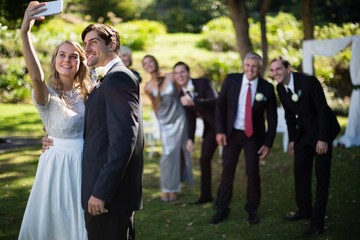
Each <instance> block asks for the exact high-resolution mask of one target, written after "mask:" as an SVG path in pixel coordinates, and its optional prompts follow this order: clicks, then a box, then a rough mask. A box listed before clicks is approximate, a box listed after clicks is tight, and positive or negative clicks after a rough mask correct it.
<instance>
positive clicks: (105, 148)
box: [81, 24, 144, 240]
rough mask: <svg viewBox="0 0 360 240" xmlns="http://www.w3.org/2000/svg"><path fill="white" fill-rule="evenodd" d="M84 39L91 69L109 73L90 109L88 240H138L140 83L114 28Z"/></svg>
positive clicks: (90, 31)
mask: <svg viewBox="0 0 360 240" xmlns="http://www.w3.org/2000/svg"><path fill="white" fill-rule="evenodd" d="M81 37H82V40H83V42H84V48H85V52H86V57H87V63H88V66H89V67H100V66H103V67H105V72H106V74H105V75H104V77H103V78H101V79H100V81H99V82H98V84H97V85H96V86H95V87H94V89H93V91H92V93H91V94H90V96H89V98H88V99H87V101H86V108H85V130H84V140H85V143H84V155H83V172H82V175H83V177H82V206H83V208H84V210H85V222H86V229H87V232H88V237H89V240H92V239H94V240H95V239H96V240H97V239H98V240H100V239H101V240H102V239H107V240H110V239H134V238H135V228H134V224H135V222H134V211H136V210H139V209H141V208H142V173H143V147H144V140H143V129H142V116H141V103H140V93H139V84H138V81H137V80H136V78H135V76H134V75H133V74H132V72H131V71H130V70H129V69H128V68H126V67H125V66H124V64H123V63H122V61H121V60H120V58H119V56H118V49H119V46H120V37H119V33H118V32H117V31H116V30H115V29H114V28H112V27H110V26H108V25H104V24H91V25H89V26H88V27H86V28H85V29H84V31H83V32H82V35H81Z"/></svg>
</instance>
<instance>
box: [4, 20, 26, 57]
mask: <svg viewBox="0 0 360 240" xmlns="http://www.w3.org/2000/svg"><path fill="white" fill-rule="evenodd" d="M15 39H20V32H19V30H9V29H8V28H7V26H4V25H2V24H1V23H0V57H1V58H13V57H18V56H20V55H22V50H21V45H20V42H19V41H14V40H15Z"/></svg>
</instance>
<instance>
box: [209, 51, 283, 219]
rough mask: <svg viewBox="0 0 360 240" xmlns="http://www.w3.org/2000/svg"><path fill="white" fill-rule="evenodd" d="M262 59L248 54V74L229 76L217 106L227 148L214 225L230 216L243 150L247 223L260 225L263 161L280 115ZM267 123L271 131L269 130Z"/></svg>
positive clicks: (220, 139) (220, 137)
mask: <svg viewBox="0 0 360 240" xmlns="http://www.w3.org/2000/svg"><path fill="white" fill-rule="evenodd" d="M261 67H262V58H261V57H260V56H259V55H258V54H256V53H253V52H250V53H248V54H247V55H246V56H245V58H244V62H243V69H244V73H232V74H229V75H227V76H226V78H225V80H224V82H223V85H222V87H221V91H220V93H219V97H218V99H217V102H216V118H215V123H216V133H217V134H216V141H217V143H218V144H219V145H220V146H223V155H222V157H223V171H222V175H221V182H220V185H219V189H218V194H217V199H216V203H215V209H216V213H215V215H214V216H213V217H212V218H211V219H210V221H209V222H210V223H213V224H217V223H219V222H221V221H223V220H225V219H226V218H227V217H228V215H229V212H230V209H229V205H230V202H231V198H232V193H233V182H234V177H235V170H236V165H237V162H238V158H239V155H240V152H241V150H242V149H244V154H245V164H246V170H245V172H246V176H247V199H246V200H247V201H246V204H245V210H246V211H247V212H248V217H247V222H248V224H250V225H253V224H256V223H258V222H259V217H258V214H257V209H258V207H259V205H260V197H261V187H260V173H259V160H262V159H264V158H265V157H266V156H267V155H268V154H269V152H270V148H271V147H272V144H273V142H274V139H275V136H276V125H277V111H276V109H277V108H276V97H275V91H274V86H273V85H272V84H271V83H269V82H268V81H266V80H264V79H263V78H262V77H260V76H259V74H260V71H261ZM265 118H266V120H267V129H266V127H265Z"/></svg>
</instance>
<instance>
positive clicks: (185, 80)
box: [173, 62, 217, 204]
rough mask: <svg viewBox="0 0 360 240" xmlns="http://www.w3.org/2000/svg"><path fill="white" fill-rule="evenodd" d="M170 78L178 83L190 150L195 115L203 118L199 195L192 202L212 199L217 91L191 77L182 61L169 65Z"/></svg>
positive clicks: (204, 81)
mask: <svg viewBox="0 0 360 240" xmlns="http://www.w3.org/2000/svg"><path fill="white" fill-rule="evenodd" d="M173 72H174V78H175V82H176V84H177V85H179V86H180V89H181V90H180V102H181V104H182V105H183V106H184V108H185V112H186V117H187V122H188V129H187V131H188V140H187V149H188V150H189V151H190V152H192V151H193V148H194V139H195V131H196V118H197V117H199V118H201V119H202V120H203V123H204V131H203V135H202V145H201V154H200V171H201V187H200V196H199V199H197V200H196V201H195V202H194V204H204V203H207V202H211V201H212V199H213V198H212V193H211V159H212V158H213V156H214V153H215V151H216V148H217V143H216V139H215V101H216V98H217V91H216V90H215V88H214V86H213V84H212V83H211V82H210V80H209V79H207V78H197V79H194V78H191V77H190V68H189V66H188V65H187V64H186V63H184V62H178V63H176V64H175V65H174V67H173Z"/></svg>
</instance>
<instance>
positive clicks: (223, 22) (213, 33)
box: [197, 17, 237, 52]
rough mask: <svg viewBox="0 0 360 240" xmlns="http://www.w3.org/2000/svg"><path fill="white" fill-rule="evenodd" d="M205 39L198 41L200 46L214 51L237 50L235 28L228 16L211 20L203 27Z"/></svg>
mask: <svg viewBox="0 0 360 240" xmlns="http://www.w3.org/2000/svg"><path fill="white" fill-rule="evenodd" d="M201 34H202V35H203V39H202V40H200V41H199V42H198V43H197V46H198V47H200V48H205V49H208V50H210V51H214V52H224V51H235V50H236V49H237V47H236V39H235V30H234V26H233V24H232V22H231V20H230V19H229V18H228V17H219V18H216V19H212V20H210V21H209V22H208V23H207V24H205V25H204V26H203V28H202V32H201Z"/></svg>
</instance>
